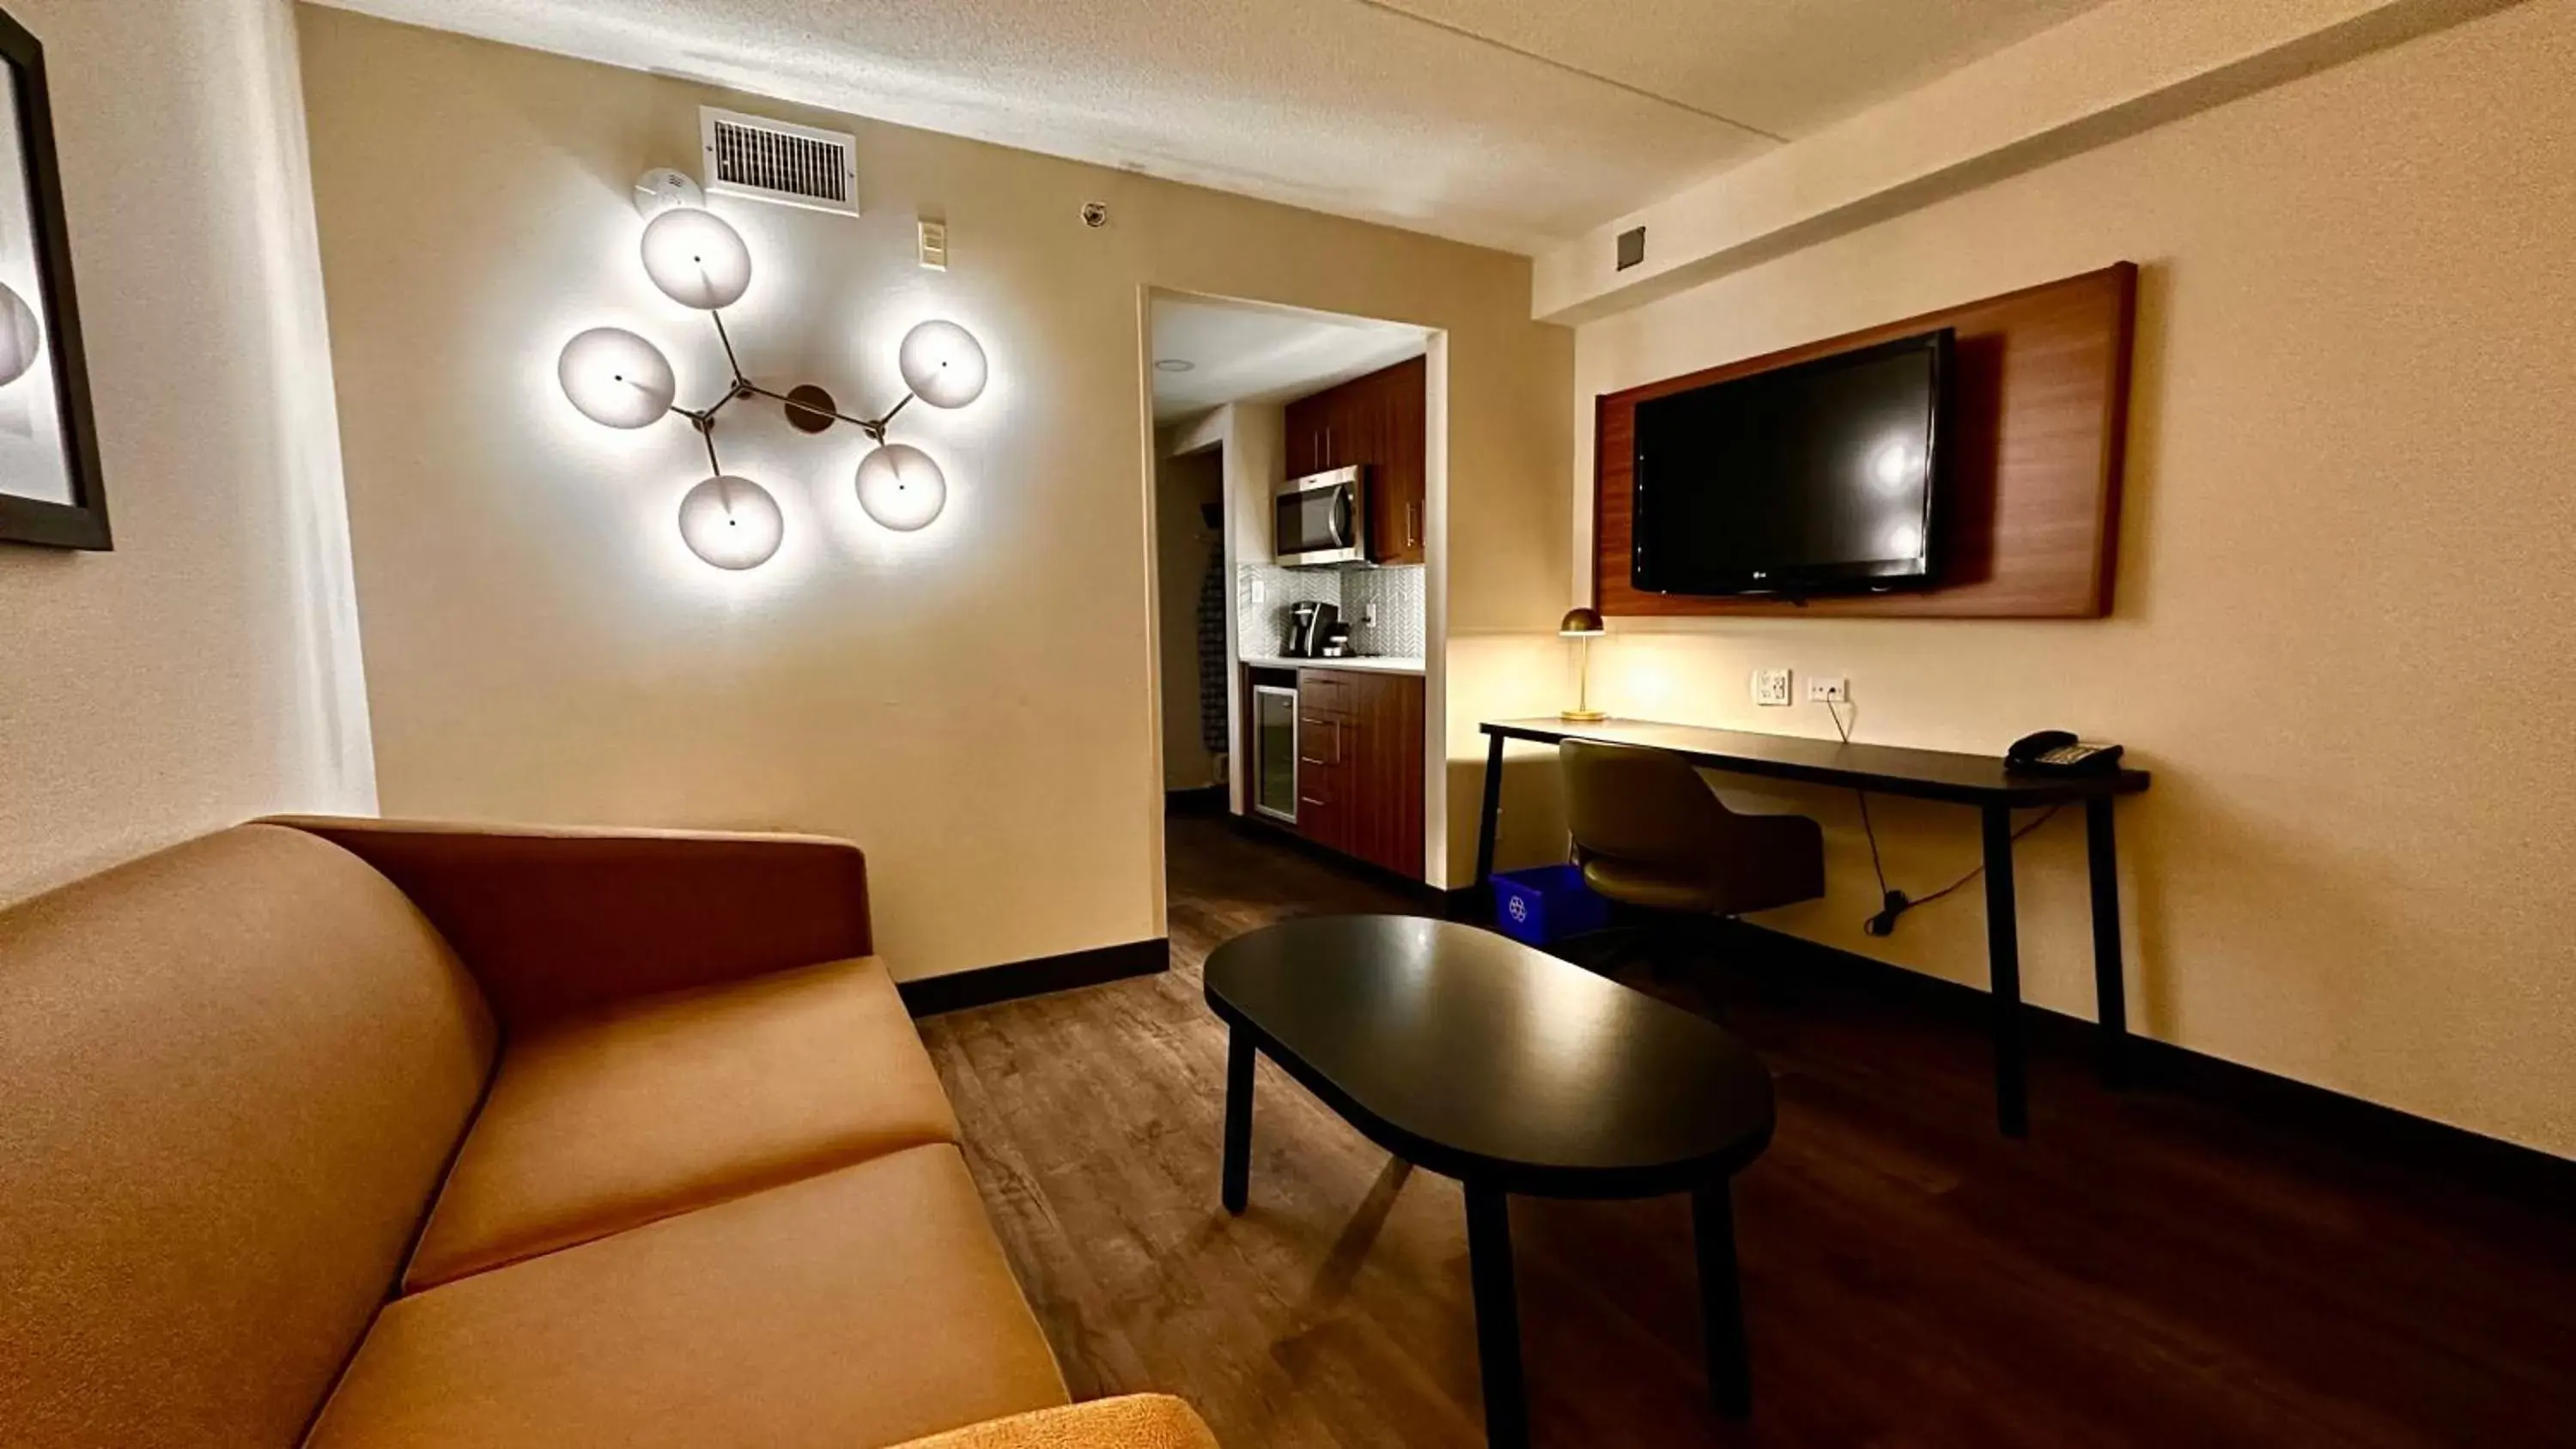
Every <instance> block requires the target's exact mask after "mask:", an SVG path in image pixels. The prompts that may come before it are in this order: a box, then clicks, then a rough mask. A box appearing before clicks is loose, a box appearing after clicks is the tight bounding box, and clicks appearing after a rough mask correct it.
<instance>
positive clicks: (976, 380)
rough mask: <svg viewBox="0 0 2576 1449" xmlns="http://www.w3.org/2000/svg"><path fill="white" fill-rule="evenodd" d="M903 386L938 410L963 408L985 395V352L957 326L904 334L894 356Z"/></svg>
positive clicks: (926, 326)
mask: <svg viewBox="0 0 2576 1449" xmlns="http://www.w3.org/2000/svg"><path fill="white" fill-rule="evenodd" d="M895 365H896V366H897V367H898V368H900V369H902V372H903V385H904V386H906V387H908V388H911V389H912V392H913V396H915V397H918V398H920V399H921V400H922V401H923V402H926V403H928V404H930V405H931V406H932V407H935V408H962V407H964V406H966V405H967V404H968V403H970V402H973V401H974V400H975V399H976V398H978V397H980V396H982V395H983V392H984V374H985V364H984V348H983V345H982V344H981V343H978V342H977V341H976V340H975V334H974V333H972V332H969V331H967V330H966V329H965V328H963V327H960V326H958V325H957V324H956V323H954V322H924V323H922V324H921V325H920V326H918V327H915V328H913V329H912V330H911V331H910V332H907V333H905V334H903V348H902V350H901V351H900V352H898V353H897V354H896V356H895Z"/></svg>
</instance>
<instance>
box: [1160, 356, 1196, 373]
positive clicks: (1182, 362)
mask: <svg viewBox="0 0 2576 1449" xmlns="http://www.w3.org/2000/svg"><path fill="white" fill-rule="evenodd" d="M1196 366H1198V364H1197V363H1195V362H1192V361H1190V360H1189V359H1188V358H1186V357H1163V358H1157V359H1155V362H1154V370H1155V371H1156V372H1187V371H1189V370H1190V369H1191V368H1193V367H1196Z"/></svg>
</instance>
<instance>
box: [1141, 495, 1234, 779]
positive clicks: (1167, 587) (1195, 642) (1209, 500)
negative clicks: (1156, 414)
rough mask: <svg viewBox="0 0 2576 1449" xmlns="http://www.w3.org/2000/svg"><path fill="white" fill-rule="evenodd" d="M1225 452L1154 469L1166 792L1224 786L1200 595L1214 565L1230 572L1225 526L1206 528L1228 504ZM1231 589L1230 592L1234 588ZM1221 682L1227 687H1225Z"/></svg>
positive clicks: (1156, 588) (1156, 596) (1156, 571)
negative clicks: (1210, 737)
mask: <svg viewBox="0 0 2576 1449" xmlns="http://www.w3.org/2000/svg"><path fill="white" fill-rule="evenodd" d="M1224 498H1225V452H1224V449H1223V448H1222V446H1219V447H1215V448H1202V449H1200V450H1198V451H1197V452H1194V453H1185V454H1182V455H1181V456H1179V457H1166V458H1163V459H1161V460H1160V461H1159V463H1158V464H1157V466H1156V467H1155V469H1154V560H1155V563H1154V574H1155V580H1156V582H1155V599H1156V609H1157V613H1158V614H1159V616H1160V618H1161V620H1162V626H1161V628H1160V629H1159V630H1158V631H1157V633H1158V635H1159V637H1160V639H1161V641H1162V686H1163V689H1162V694H1163V788H1164V789H1166V790H1198V789H1204V788H1205V787H1207V786H1210V785H1219V784H1223V783H1224V779H1223V777H1222V776H1220V775H1219V774H1218V773H1217V768H1216V756H1215V755H1214V754H1212V753H1210V752H1209V750H1208V748H1207V738H1206V735H1205V733H1204V732H1203V731H1202V730H1201V729H1200V724H1199V591H1200V589H1201V588H1202V586H1203V585H1204V584H1205V582H1206V577H1207V567H1208V560H1209V559H1210V558H1217V559H1218V560H1219V565H1218V566H1219V567H1220V568H1222V567H1223V562H1222V550H1223V548H1224V546H1225V534H1224V530H1223V523H1224V520H1223V518H1222V517H1220V518H1219V519H1218V523H1219V527H1216V528H1210V527H1208V526H1207V521H1206V517H1205V515H1204V514H1203V513H1202V511H1201V510H1202V508H1203V507H1205V506H1206V505H1208V504H1217V505H1219V506H1220V507H1221V506H1222V505H1223V501H1224ZM1229 587H1231V586H1230V585H1229ZM1220 682H1222V681H1220Z"/></svg>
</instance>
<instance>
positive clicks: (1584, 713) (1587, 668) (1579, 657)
mask: <svg viewBox="0 0 2576 1449" xmlns="http://www.w3.org/2000/svg"><path fill="white" fill-rule="evenodd" d="M1556 632H1557V634H1558V635H1559V636H1561V637H1563V638H1567V639H1571V640H1573V641H1574V648H1575V665H1574V708H1572V709H1567V710H1559V711H1557V716H1556V717H1557V718H1558V719H1562V720H1571V721H1574V722H1576V723H1579V724H1593V723H1597V722H1598V721H1601V720H1605V719H1608V718H1609V717H1610V716H1609V715H1608V714H1606V713H1604V712H1603V711H1601V710H1597V709H1594V708H1592V701H1591V693H1592V641H1593V640H1594V639H1596V638H1598V637H1600V635H1601V633H1602V626H1601V612H1600V611H1599V610H1598V609H1569V610H1567V611H1566V614H1565V620H1564V622H1563V623H1560V624H1558V625H1557V626H1556Z"/></svg>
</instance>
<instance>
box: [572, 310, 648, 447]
mask: <svg viewBox="0 0 2576 1449" xmlns="http://www.w3.org/2000/svg"><path fill="white" fill-rule="evenodd" d="M555 380H556V381H557V382H560V383H562V384H563V390H564V396H566V397H568V398H571V399H572V405H573V406H574V407H577V408H579V409H581V415H582V416H583V417H586V418H588V419H590V420H591V421H592V422H594V423H600V424H603V425H605V426H607V427H612V428H641V427H646V426H649V425H650V424H653V423H656V422H659V421H661V419H662V418H663V417H664V415H666V414H668V413H669V412H670V410H671V398H672V396H673V395H674V394H675V393H677V392H678V391H679V384H678V383H677V382H675V381H673V380H672V377H671V360H670V359H669V358H667V357H664V356H663V355H662V351H661V349H660V348H657V347H655V346H654V345H653V344H652V343H650V342H647V341H645V340H644V339H643V338H641V337H638V336H636V335H635V334H634V333H632V332H628V331H626V330H624V329H622V328H617V327H593V328H592V329H590V330H589V331H587V332H584V333H582V334H581V335H580V336H578V337H575V338H574V339H573V340H572V341H570V342H567V343H565V344H564V350H563V356H562V357H561V358H560V359H558V360H557V361H556V363H555Z"/></svg>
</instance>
